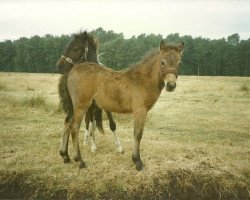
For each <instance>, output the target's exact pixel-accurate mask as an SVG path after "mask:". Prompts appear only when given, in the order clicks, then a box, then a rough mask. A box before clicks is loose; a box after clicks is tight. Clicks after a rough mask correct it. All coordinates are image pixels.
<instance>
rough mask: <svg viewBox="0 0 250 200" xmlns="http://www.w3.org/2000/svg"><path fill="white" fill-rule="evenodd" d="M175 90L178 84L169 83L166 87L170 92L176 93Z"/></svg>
mask: <svg viewBox="0 0 250 200" xmlns="http://www.w3.org/2000/svg"><path fill="white" fill-rule="evenodd" d="M175 88H176V83H175V82H168V83H167V85H166V90H167V91H168V92H172V91H174V89H175Z"/></svg>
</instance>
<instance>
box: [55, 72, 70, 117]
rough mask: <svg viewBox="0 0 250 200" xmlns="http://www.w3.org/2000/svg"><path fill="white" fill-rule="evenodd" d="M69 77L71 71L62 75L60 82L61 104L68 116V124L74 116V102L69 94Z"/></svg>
mask: <svg viewBox="0 0 250 200" xmlns="http://www.w3.org/2000/svg"><path fill="white" fill-rule="evenodd" d="M68 76H69V71H68V72H66V73H64V74H62V76H61V77H60V80H59V85H58V92H59V96H60V103H61V105H62V108H63V110H64V112H65V113H66V114H67V117H66V122H68V121H69V120H70V119H71V118H72V116H73V104H72V100H71V98H70V96H69V92H68V89H67V79H68Z"/></svg>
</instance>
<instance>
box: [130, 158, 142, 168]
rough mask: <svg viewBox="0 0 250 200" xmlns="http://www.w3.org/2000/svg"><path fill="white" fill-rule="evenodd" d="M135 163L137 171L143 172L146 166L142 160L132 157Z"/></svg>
mask: <svg viewBox="0 0 250 200" xmlns="http://www.w3.org/2000/svg"><path fill="white" fill-rule="evenodd" d="M132 159H133V162H134V163H135V166H136V169H137V170H138V171H143V169H144V166H143V163H142V161H141V159H140V158H135V157H133V156H132Z"/></svg>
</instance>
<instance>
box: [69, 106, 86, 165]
mask: <svg viewBox="0 0 250 200" xmlns="http://www.w3.org/2000/svg"><path fill="white" fill-rule="evenodd" d="M86 111H87V108H80V107H79V108H76V109H74V117H73V119H72V122H71V123H70V130H71V136H72V142H73V149H74V160H75V161H76V162H77V163H78V165H79V168H85V167H86V165H85V163H84V161H83V160H82V157H81V153H80V148H79V138H78V136H79V129H80V125H81V122H82V119H83V116H84V114H85V113H86Z"/></svg>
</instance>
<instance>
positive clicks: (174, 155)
mask: <svg viewBox="0 0 250 200" xmlns="http://www.w3.org/2000/svg"><path fill="white" fill-rule="evenodd" d="M0 79H1V85H4V88H5V89H1V90H0V113H1V115H0V122H1V129H0V137H1V140H0V145H1V149H0V155H1V159H0V199H1V198H32V199H35V198H39V199H43V198H54V199H65V198H69V199H79V198H80V199H135V198H136V199H249V190H250V188H249V185H250V170H249V169H250V160H249V158H250V157H249V155H250V150H249V149H250V124H249V121H250V109H249V108H250V93H249V90H246V89H239V88H242V86H243V85H244V87H246V88H249V87H250V79H249V78H236V77H182V76H181V77H180V78H179V80H178V83H177V84H178V85H177V89H176V91H175V92H173V93H167V92H165V91H163V92H162V95H161V97H160V99H159V101H158V102H157V103H156V105H155V107H154V108H153V110H152V111H150V112H149V115H148V118H147V124H146V127H145V131H144V135H143V139H142V144H141V148H142V151H141V155H142V159H143V161H144V163H145V166H146V168H145V170H144V172H142V173H141V172H137V171H136V170H135V167H134V165H133V163H132V161H131V150H132V145H133V129H132V128H133V120H132V117H131V116H130V115H125V116H124V115H118V114H115V120H116V122H117V127H118V130H117V132H118V134H119V136H120V139H121V142H122V144H123V147H124V150H125V154H123V155H120V154H117V153H116V151H115V145H114V141H113V137H112V134H111V132H110V131H109V129H108V122H107V120H106V117H104V119H105V121H104V125H105V126H104V127H105V130H106V133H107V134H105V135H102V134H98V135H97V147H98V150H97V152H96V154H92V153H91V152H90V147H89V146H84V145H81V152H82V155H83V158H84V160H85V161H86V163H87V166H88V167H87V169H84V170H79V169H78V168H77V164H76V163H74V162H72V163H70V164H67V165H65V164H63V163H62V159H61V157H60V156H59V153H58V150H59V146H60V139H61V130H62V124H63V120H64V114H63V113H61V112H60V108H59V107H58V101H59V99H58V94H57V83H58V79H59V76H57V75H56V76H51V75H48V74H19V73H11V74H10V76H9V75H8V74H6V73H0ZM23 102H26V103H23ZM27 102H28V103H27ZM31 102H32V103H31ZM33 104H34V105H35V106H31V105H33ZM82 132H83V130H82ZM80 141H81V142H82V134H81V137H80ZM69 152H70V156H72V144H71V142H70V145H69Z"/></svg>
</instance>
